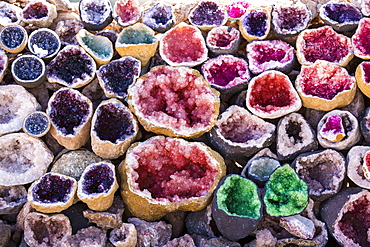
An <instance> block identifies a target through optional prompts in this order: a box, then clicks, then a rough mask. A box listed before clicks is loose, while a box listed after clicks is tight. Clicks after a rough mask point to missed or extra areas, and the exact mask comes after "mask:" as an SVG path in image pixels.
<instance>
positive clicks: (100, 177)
mask: <svg viewBox="0 0 370 247" xmlns="http://www.w3.org/2000/svg"><path fill="white" fill-rule="evenodd" d="M82 179H83V183H82V184H83V185H82V191H83V192H85V193H86V194H94V193H106V192H108V190H110V188H111V187H112V185H113V182H114V174H113V172H112V170H111V168H110V167H109V166H108V165H107V164H104V163H99V164H98V165H96V166H92V167H91V168H90V170H88V171H87V172H86V173H85V174H84V176H83V178H82Z"/></svg>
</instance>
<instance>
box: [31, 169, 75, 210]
mask: <svg viewBox="0 0 370 247" xmlns="http://www.w3.org/2000/svg"><path fill="white" fill-rule="evenodd" d="M72 181H73V180H71V179H67V178H64V177H61V176H58V175H55V174H46V175H45V176H43V177H42V178H41V180H40V181H39V182H38V183H37V184H36V185H35V187H34V188H33V190H32V195H33V198H34V200H35V201H39V202H42V203H56V202H66V201H67V200H68V194H69V193H70V191H71V189H72V186H73V182H72Z"/></svg>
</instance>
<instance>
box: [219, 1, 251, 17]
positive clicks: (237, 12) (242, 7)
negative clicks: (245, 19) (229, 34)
mask: <svg viewBox="0 0 370 247" xmlns="http://www.w3.org/2000/svg"><path fill="white" fill-rule="evenodd" d="M249 6H250V4H249V3H248V2H247V1H234V2H231V3H228V4H226V5H225V7H226V11H227V15H228V16H229V19H231V20H238V19H239V18H240V17H242V16H243V15H244V14H245V12H246V11H247V9H248V7H249Z"/></svg>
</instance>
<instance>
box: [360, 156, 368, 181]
mask: <svg viewBox="0 0 370 247" xmlns="http://www.w3.org/2000/svg"><path fill="white" fill-rule="evenodd" d="M362 170H363V171H364V175H365V178H366V179H367V180H370V152H366V153H365V155H364V160H363V162H362Z"/></svg>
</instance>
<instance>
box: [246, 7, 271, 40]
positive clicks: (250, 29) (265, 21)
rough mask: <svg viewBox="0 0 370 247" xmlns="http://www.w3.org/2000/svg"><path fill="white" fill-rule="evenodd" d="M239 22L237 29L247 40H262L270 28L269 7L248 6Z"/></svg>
mask: <svg viewBox="0 0 370 247" xmlns="http://www.w3.org/2000/svg"><path fill="white" fill-rule="evenodd" d="M239 23H240V24H239V30H240V32H241V33H242V35H243V37H244V38H245V39H246V40H247V41H248V42H251V41H253V40H263V39H265V38H266V37H267V35H268V34H269V32H270V29H271V8H270V7H263V6H260V7H249V8H248V9H247V11H246V12H245V14H244V15H243V16H242V17H241V19H240V22H239Z"/></svg>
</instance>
